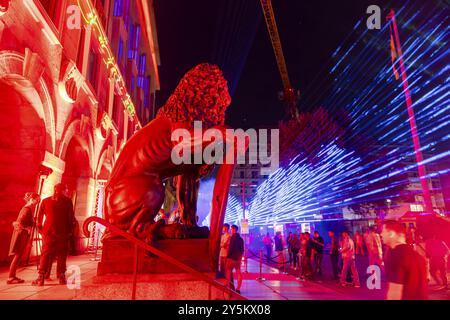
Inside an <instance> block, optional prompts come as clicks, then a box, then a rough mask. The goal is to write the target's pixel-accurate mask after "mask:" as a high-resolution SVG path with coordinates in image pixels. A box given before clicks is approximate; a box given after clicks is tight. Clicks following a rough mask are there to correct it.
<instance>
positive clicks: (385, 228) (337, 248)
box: [262, 221, 450, 299]
mask: <svg viewBox="0 0 450 320" xmlns="http://www.w3.org/2000/svg"><path fill="white" fill-rule="evenodd" d="M328 238H329V242H327V243H325V241H324V239H323V237H322V236H321V235H320V234H319V232H318V231H314V233H313V236H312V237H311V235H310V233H309V232H303V233H300V235H297V233H292V232H289V234H288V235H287V237H286V239H283V237H282V235H281V232H277V233H276V234H275V236H274V237H273V238H272V237H271V235H270V233H267V234H266V235H265V236H264V237H263V239H262V243H263V246H264V249H265V261H266V262H268V263H269V264H271V263H272V264H275V265H276V266H277V267H278V268H279V270H280V272H285V271H286V269H287V267H290V269H291V271H292V270H293V271H294V273H298V275H299V278H300V279H302V280H314V279H317V278H321V277H322V273H323V272H322V261H323V256H324V254H327V255H329V257H330V258H329V259H330V265H331V268H330V269H331V270H330V277H331V278H332V279H333V280H336V281H339V283H340V285H342V286H353V287H356V288H358V287H360V286H361V283H360V276H359V274H358V269H357V267H356V259H357V256H361V257H362V256H367V259H368V263H369V265H370V266H378V267H379V270H380V271H381V272H382V273H383V274H384V275H385V277H386V281H387V287H388V289H387V292H388V297H387V298H391V299H396V298H402V299H414V298H415V299H426V297H427V292H428V286H429V284H430V283H431V279H433V280H434V282H435V283H436V284H437V285H438V287H437V290H448V289H449V287H448V280H447V258H448V256H449V254H450V250H449V248H448V246H447V245H446V243H445V242H444V241H442V240H439V239H437V238H436V236H432V237H431V238H429V239H427V240H426V241H424V239H423V237H422V236H420V235H418V233H417V230H416V229H415V227H413V226H411V227H410V228H408V229H406V228H405V226H404V225H403V224H402V223H400V222H398V221H385V223H383V224H382V227H380V226H379V225H373V226H371V227H369V228H367V229H365V230H362V232H360V231H356V232H355V234H354V235H353V237H351V234H350V232H348V231H343V232H341V234H340V235H339V236H337V235H336V234H335V232H334V231H332V230H330V231H328ZM274 247H275V255H274V254H273V248H274ZM285 253H286V256H287V257H289V259H288V261H286V260H285ZM413 288H415V289H413Z"/></svg>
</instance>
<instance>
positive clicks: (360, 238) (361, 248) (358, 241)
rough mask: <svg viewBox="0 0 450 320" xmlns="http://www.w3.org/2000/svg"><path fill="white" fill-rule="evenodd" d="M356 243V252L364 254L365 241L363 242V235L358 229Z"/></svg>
mask: <svg viewBox="0 0 450 320" xmlns="http://www.w3.org/2000/svg"><path fill="white" fill-rule="evenodd" d="M355 245H356V250H355V251H356V254H358V255H364V242H363V236H362V235H361V233H359V231H356V233H355Z"/></svg>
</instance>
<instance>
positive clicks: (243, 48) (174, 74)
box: [154, 0, 382, 128]
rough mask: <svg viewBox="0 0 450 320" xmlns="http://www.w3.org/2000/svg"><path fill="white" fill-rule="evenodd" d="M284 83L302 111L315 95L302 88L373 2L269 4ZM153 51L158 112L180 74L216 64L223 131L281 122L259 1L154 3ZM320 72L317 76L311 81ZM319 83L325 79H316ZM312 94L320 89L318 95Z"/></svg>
mask: <svg viewBox="0 0 450 320" xmlns="http://www.w3.org/2000/svg"><path fill="white" fill-rule="evenodd" d="M272 4H273V7H274V12H275V18H276V21H277V25H278V29H279V33H280V38H281V41H282V45H283V50H284V55H285V58H286V63H287V67H288V70H289V76H290V79H291V83H292V85H293V86H294V87H296V88H298V89H300V91H301V93H302V96H301V100H300V102H299V105H300V106H301V109H302V110H308V109H312V108H315V107H317V106H314V105H308V101H309V100H314V99H313V97H311V96H308V95H311V94H313V93H315V92H317V91H316V90H317V89H318V88H314V89H315V90H311V89H312V88H311V87H308V84H309V83H310V82H312V80H314V79H316V78H317V77H318V76H322V77H323V74H324V71H327V69H328V68H329V66H330V65H331V63H332V59H331V56H332V53H333V52H334V50H336V48H337V47H338V46H339V44H341V43H342V41H343V40H344V39H345V38H346V37H347V36H348V35H349V34H350V33H351V32H352V29H353V26H354V25H355V23H356V22H357V21H358V20H363V21H364V23H365V20H366V18H367V17H368V15H367V14H366V9H367V7H368V5H371V4H379V5H380V6H382V3H381V1H375V2H374V1H373V0H370V1H368V0H345V1H323V0H317V1H300V0H291V1H286V0H273V1H272ZM154 5H155V12H156V23H157V29H158V41H159V47H160V56H161V66H160V69H159V72H160V78H161V91H160V92H159V93H158V97H157V105H158V107H160V106H162V105H163V104H164V103H165V101H166V99H167V98H168V97H169V95H170V93H171V92H172V91H173V90H174V88H175V87H176V85H177V83H178V81H179V80H180V78H181V77H182V76H183V74H184V73H185V72H186V71H187V70H189V69H190V68H191V67H193V66H194V65H196V64H198V63H201V62H211V63H216V64H218V65H219V66H220V67H221V68H222V69H223V70H224V74H225V77H226V78H227V80H228V81H229V87H230V91H231V93H232V96H233V102H232V104H231V105H230V107H229V108H228V110H227V120H226V121H227V124H229V125H231V126H234V127H244V128H246V127H255V126H260V125H277V123H278V121H280V120H281V119H282V118H283V116H284V108H283V106H282V104H281V102H280V101H279V100H278V92H279V91H281V90H282V83H281V79H280V76H279V73H278V68H277V65H276V61H275V56H274V53H273V49H272V46H271V43H270V38H269V35H268V32H267V28H266V24H265V21H264V18H263V15H262V9H261V6H260V3H259V0H245V1H244V0H214V1H211V0H191V1H185V0H155V2H154ZM320 72H321V75H319V73H320ZM323 80H324V81H325V83H326V81H328V80H329V79H327V78H326V76H325V78H324V79H323ZM319 89H320V88H319Z"/></svg>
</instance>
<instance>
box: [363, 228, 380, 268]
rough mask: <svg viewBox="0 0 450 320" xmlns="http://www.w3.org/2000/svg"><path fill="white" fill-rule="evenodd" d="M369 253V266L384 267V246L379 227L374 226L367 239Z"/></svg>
mask: <svg viewBox="0 0 450 320" xmlns="http://www.w3.org/2000/svg"><path fill="white" fill-rule="evenodd" d="M366 246H367V252H368V255H369V265H371V266H373V265H377V266H379V267H381V266H383V245H382V243H381V238H380V235H379V234H378V233H377V227H376V226H372V227H371V228H370V233H369V235H368V236H367V238H366Z"/></svg>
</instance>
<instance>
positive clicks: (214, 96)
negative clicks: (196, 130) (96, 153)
mask: <svg viewBox="0 0 450 320" xmlns="http://www.w3.org/2000/svg"><path fill="white" fill-rule="evenodd" d="M230 103H231V97H230V95H229V92H228V86H227V81H226V80H225V78H224V77H223V74H222V71H221V70H220V69H219V68H218V67H217V66H215V65H212V64H208V63H203V64H200V65H197V66H196V67H194V68H193V69H191V70H189V71H188V72H187V73H186V74H185V75H184V77H183V78H182V79H181V81H180V83H179V84H178V86H177V88H176V89H175V91H174V92H173V94H172V95H171V96H170V97H169V99H168V100H167V103H166V104H165V105H164V106H163V107H162V108H161V109H160V110H159V111H158V114H157V116H156V118H155V119H154V120H152V121H151V122H150V123H149V124H147V125H146V126H145V127H144V128H142V129H141V130H139V131H137V132H136V133H135V134H134V135H133V136H132V137H131V138H130V140H129V141H128V142H127V143H126V144H125V146H124V148H123V150H122V151H121V153H120V155H119V157H118V159H117V161H116V163H115V165H114V168H113V170H112V173H111V176H110V178H109V180H108V183H107V185H106V188H105V209H104V216H105V219H106V220H107V221H108V222H110V223H111V224H113V225H115V226H117V227H118V228H120V229H122V230H124V231H127V232H129V233H131V234H133V235H134V236H136V237H138V238H141V239H146V240H147V241H153V240H155V239H156V238H157V236H156V235H157V232H158V225H160V224H161V223H157V222H155V221H154V220H155V216H156V215H157V214H158V212H159V210H160V208H161V206H162V204H163V202H164V195H165V192H164V189H165V187H164V181H165V180H167V179H169V178H172V177H176V187H177V200H178V208H179V210H180V212H179V214H180V218H181V223H182V224H183V227H184V228H195V227H197V222H196V205H197V194H198V189H199V183H200V177H201V175H202V174H204V173H205V172H207V171H208V169H209V167H210V166H209V165H206V164H174V162H173V161H172V159H171V152H172V149H173V147H174V144H175V142H173V141H172V132H173V131H174V130H175V129H178V128H183V129H187V130H189V131H192V130H193V123H194V121H202V126H203V128H217V129H219V130H222V132H224V130H225V126H224V119H225V110H226V108H227V107H228V106H229V104H230ZM192 140H194V139H192ZM184 142H185V141H184ZM191 142H192V146H193V150H198V149H194V141H191ZM195 143H198V142H195ZM200 143H202V148H204V146H205V145H204V143H203V142H200ZM233 169H234V166H232V165H226V164H222V165H221V168H219V172H218V175H217V177H216V184H215V189H214V196H213V204H212V207H213V209H212V212H213V214H212V219H211V221H212V220H213V215H215V217H214V222H212V223H211V227H210V228H211V233H212V234H211V235H210V241H211V238H214V241H216V238H218V236H220V229H221V225H222V223H223V218H224V212H225V207H226V201H227V196H228V191H229V185H230V181H231V176H232V171H233ZM158 222H159V221H158ZM111 237H113V235H112V234H111V233H110V232H108V230H107V231H106V233H105V236H104V239H108V238H111ZM216 249H217V245H216V243H212V244H211V250H212V251H213V252H214V253H215V251H217V250H216Z"/></svg>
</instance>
